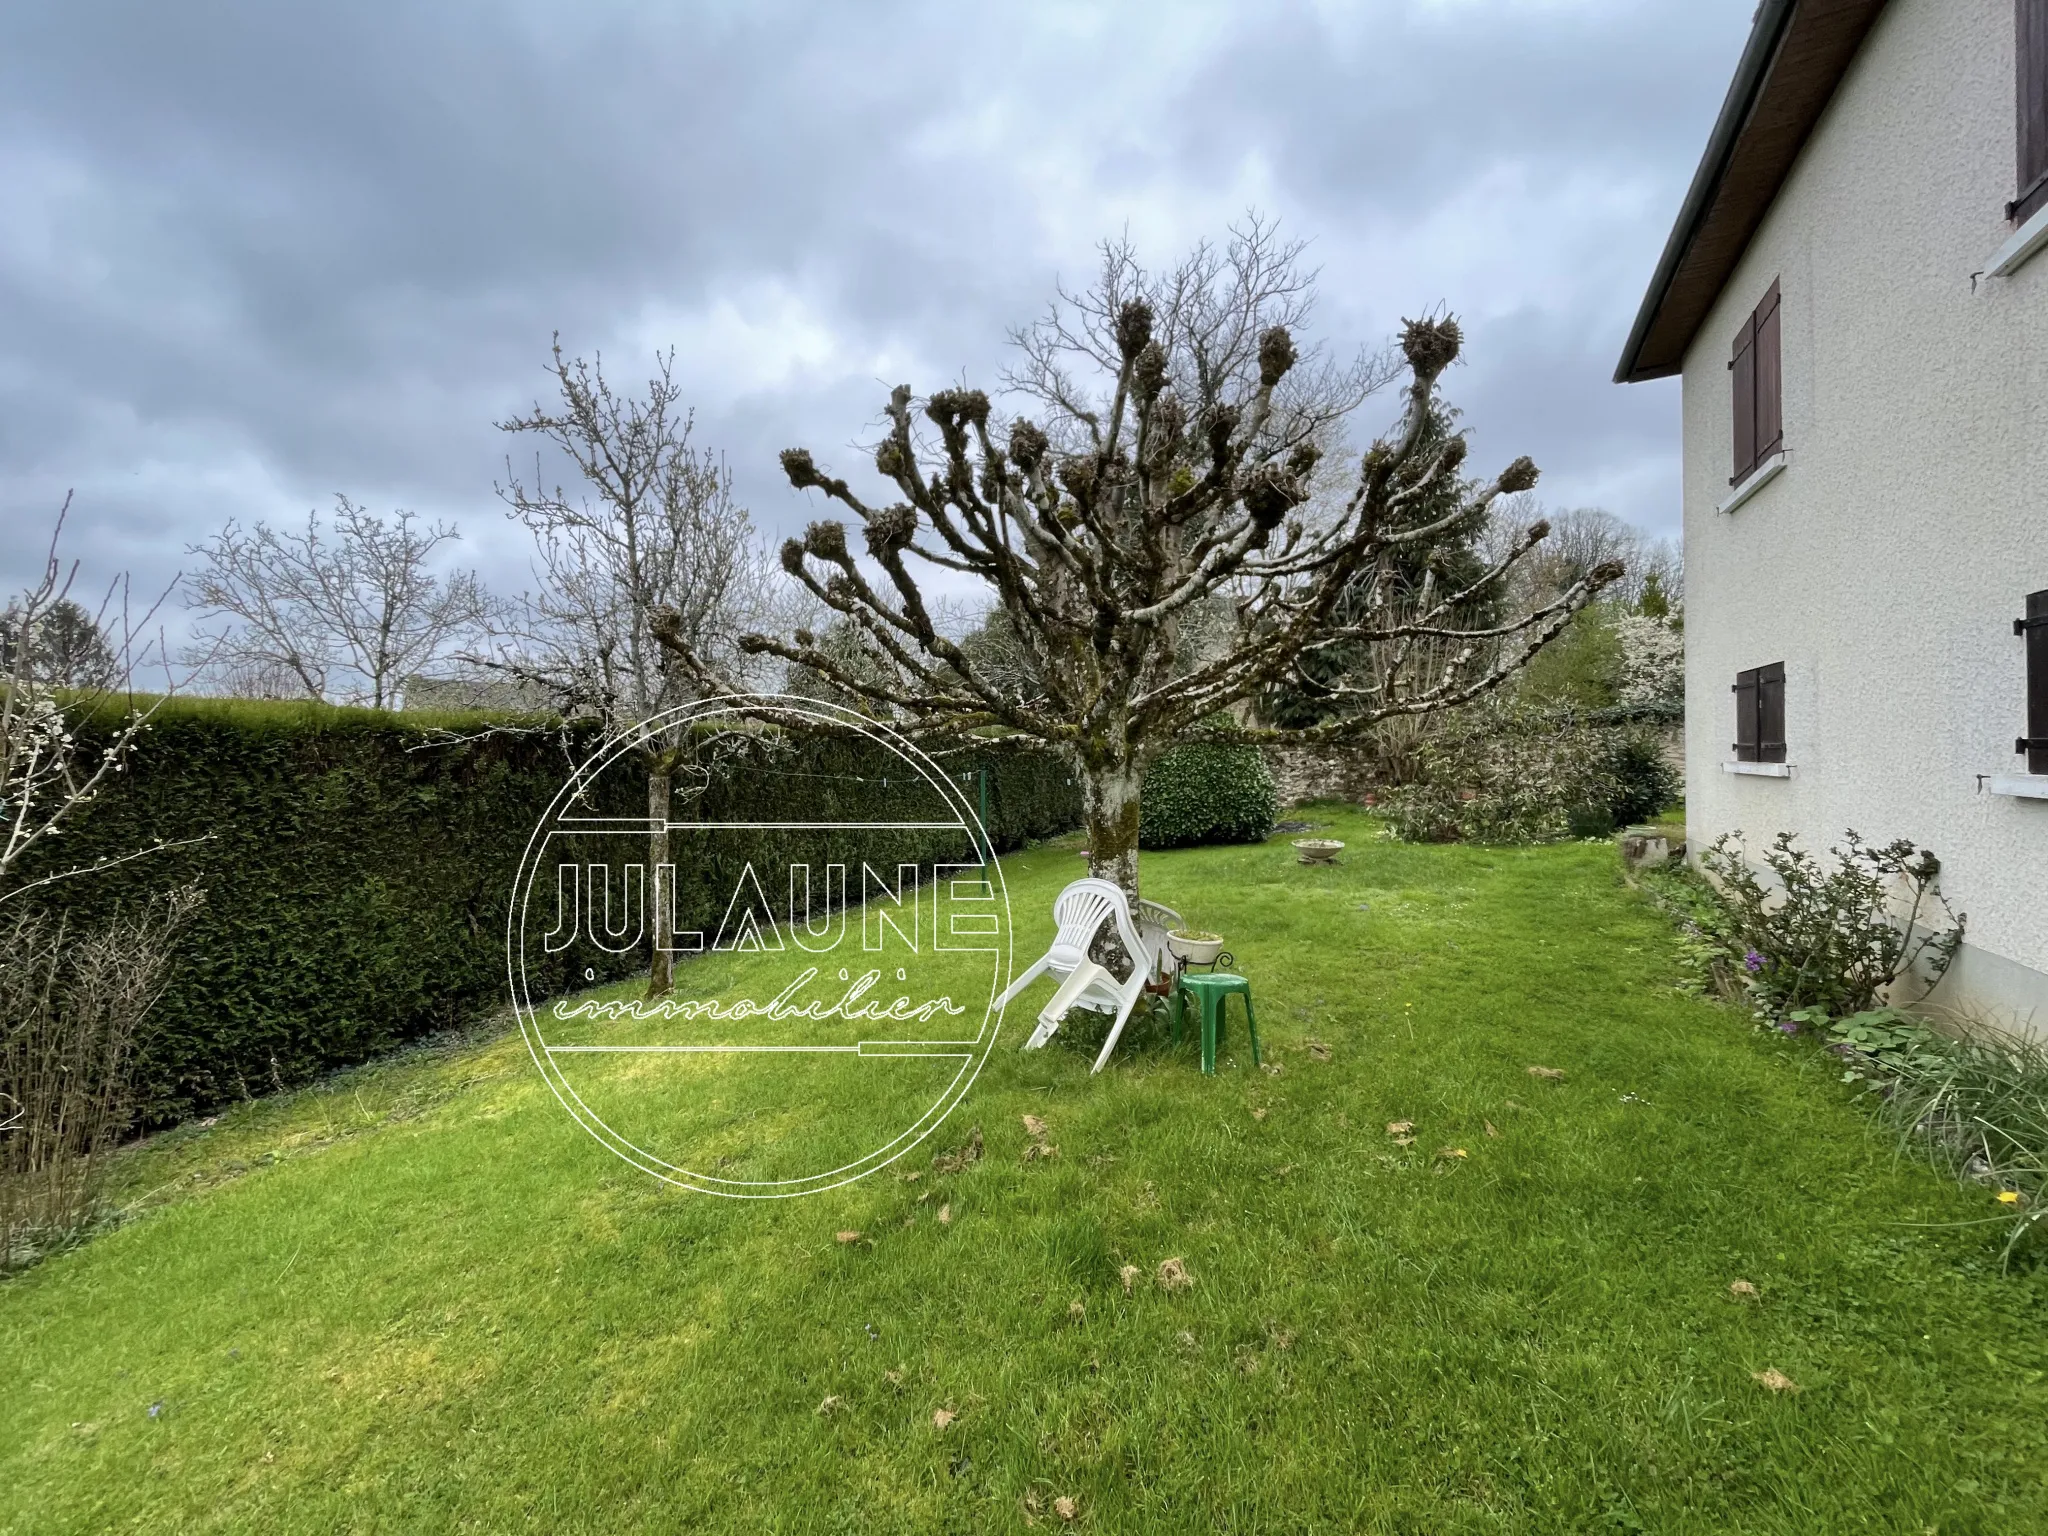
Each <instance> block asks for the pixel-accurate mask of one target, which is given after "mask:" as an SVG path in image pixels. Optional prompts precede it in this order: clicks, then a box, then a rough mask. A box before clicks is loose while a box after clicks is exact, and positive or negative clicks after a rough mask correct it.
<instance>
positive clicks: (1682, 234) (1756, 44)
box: [1614, 0, 1798, 384]
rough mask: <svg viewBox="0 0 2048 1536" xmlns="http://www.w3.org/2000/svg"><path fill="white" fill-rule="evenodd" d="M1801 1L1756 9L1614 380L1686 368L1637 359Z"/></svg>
mask: <svg viewBox="0 0 2048 1536" xmlns="http://www.w3.org/2000/svg"><path fill="white" fill-rule="evenodd" d="M1797 4H1798V0H1763V4H1761V5H1760V6H1758V7H1757V12H1756V19H1755V21H1754V22H1753V23H1752V24H1751V26H1750V29H1749V41H1748V42H1747V43H1746V44H1744V45H1743V49H1742V57H1741V59H1740V60H1738V61H1737V63H1736V65H1735V78H1734V79H1733V80H1732V81H1731V82H1729V86H1728V95H1727V97H1726V98H1725V99H1724V100H1723V101H1722V103H1721V115H1720V116H1719V117H1717V118H1715V119H1714V131H1713V132H1712V133H1711V134H1709V135H1708V136H1707V147H1706V152H1705V153H1704V154H1702V155H1701V156H1700V163H1699V168H1698V169H1697V170H1695V171H1694V172H1693V175H1692V185H1691V186H1689V187H1688V188H1686V192H1685V201H1684V202H1683V203H1681V204H1680V205H1679V209H1678V219H1677V222H1676V223H1674V224H1673V225H1672V226H1671V235H1670V237H1669V238H1668V239H1667V240H1665V242H1664V253H1663V255H1661V256H1659V257H1658V258H1657V269H1656V272H1655V273H1654V274H1653V275H1652V276H1651V278H1650V286H1649V289H1648V291H1647V292H1645V293H1644V295H1643V302H1642V306H1641V307H1640V308H1639V309H1638V310H1637V311H1636V321H1635V324H1634V325H1633V326H1632V327H1630V329H1629V333H1628V343H1627V345H1626V346H1624V347H1623V348H1622V351H1621V361H1620V363H1619V364H1618V365H1617V366H1616V367H1615V370H1614V382H1615V383H1617V384H1637V383H1641V382H1643V381H1644V380H1647V379H1665V378H1669V377H1671V376H1672V375H1673V374H1675V373H1677V372H1679V371H1680V369H1681V368H1683V367H1684V362H1683V359H1680V360H1678V361H1675V362H1670V363H1663V364H1655V365H1652V366H1651V367H1648V368H1644V367H1641V366H1640V365H1639V363H1638V359H1639V358H1640V356H1641V354H1642V349H1643V343H1644V342H1645V341H1646V340H1648V339H1649V334H1650V327H1651V326H1652V325H1654V324H1655V323H1656V320H1657V315H1658V312H1659V311H1660V310H1662V309H1663V307H1664V299H1665V296H1666V295H1667V294H1668V293H1669V292H1670V289H1671V280H1672V278H1674V277H1675V276H1677V275H1678V267H1679V263H1681V262H1682V261H1684V259H1685V253H1686V252H1687V251H1688V250H1689V249H1690V248H1691V246H1692V242H1693V238H1694V237H1695V236H1696V235H1698V233H1699V231H1700V226H1701V225H1702V224H1704V223H1705V222H1706V219H1707V215H1708V213H1709V212H1710V211H1711V210H1712V208H1713V204H1714V194H1715V193H1716V192H1718V191H1720V189H1721V181H1722V178H1723V177H1725V176H1726V175H1727V173H1728V162H1729V160H1730V159H1731V158H1732V157H1733V156H1734V154H1735V145H1736V143H1737V141H1738V140H1739V139H1740V138H1741V137H1742V129H1743V126H1744V125H1745V124H1746V123H1748V121H1749V118H1750V114H1751V113H1752V112H1753V111H1754V110H1755V108H1756V100H1757V96H1758V95H1759V94H1760V93H1761V92H1762V90H1763V87H1764V82H1765V81H1766V80H1767V79H1769V78H1770V73H1771V62H1772V60H1774V59H1775V58H1776V57H1777V54H1778V48H1779V45H1780V44H1782V43H1783V42H1784V40H1785V24H1786V23H1787V22H1789V21H1790V20H1791V19H1792V12H1793V10H1794V8H1795V7H1796V6H1797Z"/></svg>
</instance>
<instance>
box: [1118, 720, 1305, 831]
mask: <svg viewBox="0 0 2048 1536" xmlns="http://www.w3.org/2000/svg"><path fill="white" fill-rule="evenodd" d="M1279 814H1280V796H1279V792H1278V791H1277V790H1276V789H1275V788H1274V787H1273V775H1272V774H1271V773H1269V772H1267V770H1266V761H1265V759H1264V758H1262V757H1261V756H1260V755H1259V751H1258V748H1256V747H1239V746H1217V745H1211V744H1209V743H1206V742H1189V743H1186V744H1184V745H1182V746H1178V747H1170V748H1168V749H1167V751H1166V752H1164V753H1162V754H1161V755H1160V757H1159V759H1158V760H1157V761H1156V762H1154V763H1153V764H1152V766H1151V768H1150V769H1148V770H1147V771H1146V774H1145V787H1144V793H1143V798H1142V799H1141V800H1140V802H1139V819H1138V846H1139V847H1140V848H1190V847H1195V846H1197V845H1201V844H1207V843H1256V842H1258V841H1259V840H1260V839H1262V838H1264V837H1265V836H1266V835H1267V834H1268V833H1269V832H1271V831H1272V830H1273V822H1274V820H1275V819H1276V818H1277V817H1278V816H1279Z"/></svg>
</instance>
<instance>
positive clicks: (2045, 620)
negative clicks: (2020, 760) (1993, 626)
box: [2013, 592, 2048, 773]
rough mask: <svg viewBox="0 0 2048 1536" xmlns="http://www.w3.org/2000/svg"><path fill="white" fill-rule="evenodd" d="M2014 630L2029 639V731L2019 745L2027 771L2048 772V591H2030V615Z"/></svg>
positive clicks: (2016, 625)
mask: <svg viewBox="0 0 2048 1536" xmlns="http://www.w3.org/2000/svg"><path fill="white" fill-rule="evenodd" d="M2013 629H2014V631H2015V632H2016V633H2018V634H2022V635H2024V636H2026V640H2027V734H2026V735H2024V736H2022V737H2021V738H2020V739H2019V741H2018V742H2017V743H2015V747H2016V749H2017V750H2018V751H2021V752H2024V753H2026V754H2027V772H2029V773H2048V592H2029V593H2028V594H2027V616H2026V617H2025V618H2024V619H2020V620H2018V621H2017V622H2016V623H2015V624H2014V625H2013Z"/></svg>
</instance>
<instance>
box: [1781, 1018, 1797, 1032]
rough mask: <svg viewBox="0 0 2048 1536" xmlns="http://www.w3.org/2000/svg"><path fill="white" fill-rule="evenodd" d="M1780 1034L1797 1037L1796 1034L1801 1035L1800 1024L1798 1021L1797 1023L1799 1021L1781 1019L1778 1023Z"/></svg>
mask: <svg viewBox="0 0 2048 1536" xmlns="http://www.w3.org/2000/svg"><path fill="white" fill-rule="evenodd" d="M1778 1033H1779V1034H1781V1035H1796V1034H1798V1033H1799V1024H1798V1021H1797V1020H1795V1019H1780V1020H1779V1021H1778Z"/></svg>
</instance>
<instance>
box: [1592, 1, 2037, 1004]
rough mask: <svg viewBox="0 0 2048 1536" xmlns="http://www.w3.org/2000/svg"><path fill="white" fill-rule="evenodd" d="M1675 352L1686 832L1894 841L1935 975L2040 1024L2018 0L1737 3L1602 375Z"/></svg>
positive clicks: (1821, 844)
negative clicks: (1949, 924)
mask: <svg viewBox="0 0 2048 1536" xmlns="http://www.w3.org/2000/svg"><path fill="white" fill-rule="evenodd" d="M1774 285H1775V310H1776V313H1775V315H1771V314H1769V313H1767V311H1768V310H1769V309H1770V308H1771V307H1772V290H1773V286H1774ZM1758 322H1762V323H1761V324H1759V323H1758ZM1772 331H1774V332H1775V334H1767V332H1772ZM1772 345H1774V346H1775V348H1776V352H1777V358H1776V365H1775V369H1774V368H1773V367H1772V364H1771V360H1770V358H1769V357H1768V356H1766V355H1765V349H1766V347H1767V346H1772ZM1745 351H1747V352H1748V353H1749V354H1750V355H1749V356H1748V357H1747V358H1745V357H1744V356H1743V355H1742V354H1743V353H1744V352H1745ZM1673 374H1677V375H1680V376H1681V377H1682V379H1683V400H1684V404H1683V423H1684V425H1683V433H1684V438H1683V451H1684V492H1683V494H1684V540H1685V599H1686V601H1685V626H1686V651H1687V655H1686V740H1685V757H1686V821H1687V828H1686V831H1687V838H1688V843H1689V846H1690V847H1691V848H1693V849H1695V850H1697V849H1698V848H1700V847H1702V846H1704V845H1705V844H1706V843H1708V842H1710V841H1711V840H1712V839H1714V838H1715V837H1718V836H1719V835H1721V834H1722V833H1725V832H1731V831H1737V830H1739V831H1741V832H1742V833H1743V834H1745V835H1746V838H1747V839H1748V841H1749V843H1750V846H1751V848H1752V850H1753V851H1754V850H1756V849H1759V848H1761V847H1762V846H1763V845H1764V843H1765V842H1767V841H1768V839H1770V838H1771V837H1772V836H1774V835H1775V834H1777V833H1778V832H1780V831H1792V832H1795V833H1797V834H1798V835H1799V837H1800V839H1801V842H1802V843H1803V844H1804V845H1805V846H1807V847H1809V848H1813V849H1815V850H1817V851H1818V850H1822V849H1825V848H1827V847H1828V846H1831V845H1832V844H1834V843H1836V842H1838V841H1839V840H1840V838H1841V834H1842V833H1843V831H1844V829H1846V828H1854V829H1855V830H1856V831H1858V832H1859V833H1862V834H1863V835H1864V836H1865V837H1867V838H1871V839H1874V840H1878V841H1888V840H1890V839H1893V838H1898V837H1909V838H1912V839H1913V840H1914V841H1916V842H1918V843H1920V844H1922V845H1923V846H1925V847H1928V848H1931V849H1933V850H1934V851H1935V852H1936V853H1937V854H1938V855H1939V856H1940V858H1941V860H1942V866H1943V873H1942V880H1941V885H1942V889H1943V891H1944V893H1945V894H1946V895H1947V897H1948V899H1949V900H1950V902H1951V903H1952V904H1953V905H1954V906H1955V907H1956V909H1957V910H1959V911H1964V912H1966V913H1967V914H1968V930H1967V939H1966V945H1965V947H1964V949H1963V950H1962V951H1961V953H1960V954H1959V956H1958V959H1957V961H1956V964H1955V965H1954V967H1953V968H1952V970H1951V971H1950V974H1949V976H1948V977H1947V978H1946V979H1945V980H1944V981H1943V983H1942V985H1941V989H1940V991H1938V992H1937V993H1936V994H1935V999H1934V1000H1935V1001H1938V1002H1947V1003H1950V1004H1964V1005H1970V1006H1974V1007H1975V1008H1978V1009H1982V1010H1985V1011H1987V1012H1989V1013H1991V1014H1993V1015H1995V1016H2002V1017H2003V1018H2005V1019H2006V1020H2008V1021H2013V1020H2018V1021H2022V1022H2024V1021H2026V1020H2027V1019H2028V1017H2029V1016H2030V1015H2031V1020H2032V1027H2033V1028H2034V1029H2035V1030H2036V1031H2042V1030H2048V740H2041V738H2043V737H2048V718H2043V715H2044V714H2048V708H2044V701H2048V675H2044V676H2037V677H2036V679H2035V680H2034V681H2033V683H2032V687H2033V689H2034V690H2035V692H2034V695H2033V700H2032V702H2033V705H2034V709H2035V716H2034V718H2033V720H2032V722H2031V725H2030V720H2029V686H2030V683H2029V660H2028V652H2029V649H2030V647H2032V648H2034V657H2035V660H2034V666H2035V669H2036V672H2037V673H2042V674H2048V627H2044V628H2043V629H2041V630H2033V629H2029V630H2026V631H2024V632H2022V633H2015V623H2014V621H2015V620H2019V619H2022V618H2023V617H2025V615H2026V614H2027V611H2028V599H2029V596H2030V594H2031V595H2034V596H2035V609H2036V615H2037V616H2041V617H2044V618H2048V0H2017V3H2015V0H1765V3H1764V4H1763V5H1761V6H1760V7H1759V9H1758V13H1757V17H1756V21H1755V24H1754V28H1753V31H1752V35H1751V38H1750V40H1749V45H1748V48H1747V50H1746V52H1745V54H1744V56H1743V59H1742V62H1741V65H1740V66H1739V67H1738V71H1737V75H1736V78H1735V81H1734V84H1733V86H1732V87H1731V89H1730V92H1729V96H1728V100H1727V104H1726V105H1725V106H1724V108H1723V111H1722V115H1721V118H1720V121H1719V122H1718V123H1717V125H1716V127H1715V130H1714V134H1713V136H1712V138H1711V139H1710V141H1709V144H1708V148H1707V152H1706V156H1705V158H1704V159H1703V161H1702V163H1701V166H1700V169H1699V172H1698V174H1697V175H1696V177H1695V179H1694V182H1693V185H1692V189H1691V191H1690V193H1689V194H1688V197H1687V201H1686V204H1685V207H1684V209H1683V211H1682V212H1681V214H1680V216H1679V219H1678V223H1677V227H1676V228H1675V229H1674V230H1673V232H1672V236H1671V240H1670V243H1669V245H1668V246H1667V248H1666V250H1665V253H1664V257H1663V260H1662V262H1661V263H1660V265H1659V267H1658V270H1657V273H1656V275H1655V278H1654V279H1653V281H1652V283H1651V286H1650V290H1649V292H1648V294H1647V295H1646V297H1645V299H1644V302H1643V306H1642V312H1641V314H1640V316H1639V317H1638V319H1637V322H1636V326H1635V329H1634V332H1633V333H1632V335H1631V336H1630V338H1629V341H1628V345H1627V348H1626V350H1625V352H1624V354H1623V357H1622V361H1621V366H1620V369H1619V370H1618V372H1617V378H1618V379H1619V380H1621V381H1623V382H1630V381H1634V380H1639V379H1649V378H1658V377H1667V376H1670V375H1673ZM1774 382H1775V384H1776V385H1777V386H1778V387H1776V388H1775V389H1774V387H1773V385H1774ZM1773 395H1775V396H1776V397H1777V399H1776V405H1777V410H1776V412H1775V415H1776V420H1773V419H1772V417H1773V409H1772V408H1773V403H1774V402H1773V399H1772V396H1773ZM1738 418H1739V419H1738ZM1779 666H1781V667H1782V700H1781V702H1782V730H1774V729H1772V728H1773V727H1774V726H1775V725H1776V724H1777V720H1776V719H1775V718H1774V717H1773V715H1772V713H1771V712H1772V710H1773V709H1774V708H1776V707H1777V705H1776V704H1775V703H1774V701H1772V700H1771V699H1770V698H1769V694H1770V690H1771V688H1772V686H1773V684H1774V683H1775V681H1776V678H1775V675H1774V674H1773V673H1772V672H1771V671H1770V669H1772V668H1774V667H1779ZM1759 672H1762V673H1763V674H1764V675H1763V695H1762V701H1761V703H1759V702H1758V701H1759V695H1758V693H1757V692H1756V688H1755V685H1756V682H1757V674H1758V673H1759ZM1738 689H1739V690H1741V691H1738ZM1738 708H1740V709H1741V710H1742V717H1741V719H1738ZM1753 709H1761V710H1762V711H1763V715H1762V717H1761V726H1762V729H1761V730H1759V716H1758V715H1756V714H1752V713H1750V711H1751V710H1753ZM2030 730H2031V732H2032V734H2031V735H2030V734H2029V733H2030ZM1744 736H1751V737H1755V738H1756V739H1754V740H1745V741H1744V742H1743V745H1742V747H1741V749H1740V750H1738V748H1737V746H1736V743H1737V742H1738V739H1739V738H1742V737H1744ZM2020 740H2025V741H2027V742H2034V741H2039V746H2038V747H2037V748H2035V749H2034V750H2032V751H2017V750H2016V742H2017V741H2020ZM1741 759H1749V760H1741ZM1772 759H1776V760H1775V761H1773V760H1772ZM2030 768H2031V769H2032V770H2033V771H2032V772H2030V771H2029V769H2030Z"/></svg>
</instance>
